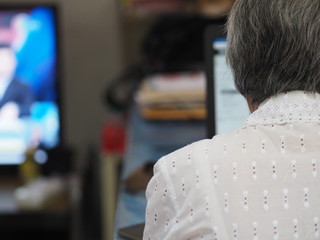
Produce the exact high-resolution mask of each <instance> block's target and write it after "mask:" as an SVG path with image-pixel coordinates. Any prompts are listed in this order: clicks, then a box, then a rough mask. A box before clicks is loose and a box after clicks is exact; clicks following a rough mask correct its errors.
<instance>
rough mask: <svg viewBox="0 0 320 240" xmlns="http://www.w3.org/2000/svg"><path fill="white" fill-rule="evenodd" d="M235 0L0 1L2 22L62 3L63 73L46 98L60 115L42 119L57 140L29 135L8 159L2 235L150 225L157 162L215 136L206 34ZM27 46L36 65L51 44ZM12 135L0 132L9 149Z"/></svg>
mask: <svg viewBox="0 0 320 240" xmlns="http://www.w3.org/2000/svg"><path fill="white" fill-rule="evenodd" d="M232 4H233V0H92V1H84V0H64V1H62V0H41V1H37V0H32V1H31V0H30V1H29V0H23V1H22V0H0V22H6V21H7V20H6V17H4V16H7V15H3V14H2V13H3V12H4V11H9V12H10V11H11V12H12V11H13V12H14V11H21V9H24V10H23V12H28V13H29V12H30V9H32V8H35V7H43V6H44V7H48V8H50V9H51V8H52V9H54V12H53V13H52V14H54V24H55V25H54V26H52V27H53V30H52V31H55V35H54V36H55V37H54V43H52V44H53V45H52V46H54V49H51V50H52V54H54V59H53V60H52V59H51V60H52V61H54V64H53V65H52V66H53V68H54V72H51V73H52V74H51V75H50V72H49V73H47V74H49V75H48V76H49V78H50V79H51V81H52V82H51V85H50V84H49V85H45V86H42V87H43V89H44V90H43V92H44V93H43V96H42V98H40V97H39V99H40V100H39V101H42V102H45V101H49V102H50V101H51V102H50V103H53V106H54V107H53V109H54V110H52V111H53V112H54V114H55V115H54V116H55V118H54V121H56V122H54V124H53V123H52V121H53V120H50V121H49V120H48V121H49V122H50V124H49V125H45V126H44V127H43V126H42V125H41V126H42V128H46V130H45V131H49V130H51V131H49V132H50V133H51V134H52V132H53V134H56V135H54V136H55V137H53V139H54V140H52V141H51V142H50V143H48V144H47V143H46V142H45V140H43V142H42V143H40V144H36V146H33V145H32V146H31V145H30V144H29V143H28V146H27V147H25V148H23V149H24V152H23V157H22V159H21V161H18V162H15V163H14V164H13V162H12V163H10V162H9V163H8V162H7V163H4V162H3V163H2V164H1V159H0V173H1V174H0V211H1V212H0V228H1V231H2V234H1V235H2V236H4V237H1V238H2V239H18V238H19V239H20V238H21V237H22V236H23V237H24V236H28V237H32V238H33V239H66V240H67V239H76V240H78V239H79V240H82V239H101V240H102V239H104V240H106V239H127V238H125V237H123V236H119V235H118V231H119V229H121V228H123V227H126V226H131V225H134V224H139V223H143V221H144V214H145V204H146V200H145V196H144V190H145V187H146V184H147V182H148V181H149V179H150V178H151V176H152V167H153V164H154V163H155V162H156V160H157V159H158V158H160V157H161V156H163V155H165V154H167V153H169V152H171V151H173V150H175V149H177V148H179V147H181V146H184V145H186V144H188V143H190V142H192V141H196V140H199V139H201V138H205V137H206V124H205V120H206V105H205V97H206V96H205V92H206V89H205V88H206V84H205V76H204V66H205V63H204V61H205V58H204V49H205V46H204V44H205V41H204V33H205V29H206V28H207V27H208V26H209V25H211V24H220V25H223V24H224V23H225V20H226V14H227V13H228V11H229V9H230V8H231V6H232ZM1 14H2V15H1ZM9 15H10V14H9ZM23 16H24V15H23ZM31 26H32V27H34V28H36V27H37V26H36V25H34V24H33V25H32V24H31ZM44 29H48V26H47V27H45V28H44ZM0 30H1V31H0V39H1V37H2V38H3V36H7V35H5V34H7V33H6V32H5V30H3V29H0ZM1 34H2V35H1ZM46 34H47V33H46V32H45V31H44V32H41V33H39V35H38V41H39V43H41V42H42V43H43V42H44V41H46V36H47V35H46ZM19 36H20V35H19ZM23 54H24V55H23V57H24V59H25V60H24V61H25V62H30V61H32V60H31V59H33V58H32V57H34V56H37V55H41V54H42V55H41V56H43V55H44V50H43V49H42V48H41V47H40V45H39V44H34V45H33V46H32V47H30V48H29V51H28V52H24V53H23ZM50 56H51V57H52V55H50ZM18 57H21V55H18ZM21 58H22V57H21ZM45 61H46V59H45V60H39V62H40V63H41V64H40V65H41V66H40V67H42V68H41V71H42V70H43V68H44V65H42V63H43V62H45ZM25 62H24V63H25ZM0 64H2V63H0ZM22 65H23V64H22ZM23 67H25V64H24V65H23V66H20V68H23ZM20 68H18V70H19V69H20ZM31 72H32V73H33V74H34V75H36V76H37V77H39V76H40V70H39V71H38V70H36V69H34V71H32V70H31ZM24 76H25V75H24ZM30 81H31V80H30ZM51 88H52V89H53V90H52V91H51V90H50V91H49V89H51ZM47 90H48V91H47ZM48 94H49V95H50V94H51V95H52V96H51V95H50V96H51V98H50V99H52V100H48V99H49V97H48V96H49V95H48ZM46 97H48V99H47V98H46ZM44 99H45V100H44ZM49 105H50V104H49ZM51 105H52V104H51ZM51 105H50V106H51ZM50 109H51V108H50ZM39 111H40V110H39ZM39 111H38V112H36V113H39ZM40 112H41V111H40ZM36 116H38V115H36ZM50 116H51V115H50ZM46 123H47V122H46ZM28 126H29V125H28ZM39 128H40V130H41V127H39ZM39 128H36V129H37V130H38V129H39ZM55 129H56V130H55ZM42 131H43V132H44V130H43V129H42ZM37 133H38V131H35V132H34V134H32V136H33V137H34V135H36V136H37ZM0 137H1V129H0ZM32 139H34V138H32ZM44 139H45V138H44ZM50 139H51V138H50ZM15 144H16V143H14V142H10V144H8V141H7V140H6V139H5V141H0V151H1V149H5V150H8V149H12V148H14V147H16V146H15ZM50 144H51V145H50ZM1 145H2V146H1ZM19 146H20V145H19ZM30 146H31V147H30ZM1 154H2V153H1V152H0V156H1ZM6 157H7V155H6Z"/></svg>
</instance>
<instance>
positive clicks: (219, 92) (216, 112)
mask: <svg viewBox="0 0 320 240" xmlns="http://www.w3.org/2000/svg"><path fill="white" fill-rule="evenodd" d="M226 46H227V38H226V34H225V30H224V25H219V24H215V25H210V26H209V27H208V28H207V29H206V31H205V69H206V80H207V111H208V117H207V133H208V137H209V138H212V137H213V136H214V135H216V134H224V133H230V132H232V131H234V130H236V129H238V128H240V127H241V126H243V124H244V122H245V120H246V119H247V117H248V116H249V114H250V111H249V108H248V106H247V102H246V100H245V98H244V97H243V96H242V95H241V94H240V93H239V92H238V91H237V89H236V87H235V85H234V80H233V76H232V72H231V69H230V68H229V67H228V65H227V63H226Z"/></svg>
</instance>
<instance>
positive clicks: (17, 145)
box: [0, 6, 60, 165]
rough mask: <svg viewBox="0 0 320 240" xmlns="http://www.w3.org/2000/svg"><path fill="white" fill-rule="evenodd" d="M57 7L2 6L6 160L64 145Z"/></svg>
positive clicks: (0, 123)
mask: <svg viewBox="0 0 320 240" xmlns="http://www.w3.org/2000/svg"><path fill="white" fill-rule="evenodd" d="M56 30H57V22H56V8H55V7H54V6H21V7H20V6H11V7H8V6H4V7H1V6H0V164H1V165H4V164H7V165H15V164H20V163H21V162H23V161H24V159H25V152H26V151H27V150H28V149H29V148H35V149H51V148H54V147H56V146H57V145H58V144H59V143H60V109H59V101H58V99H59V91H58V70H59V69H58V64H57V58H58V56H57V55H58V51H57V31H56Z"/></svg>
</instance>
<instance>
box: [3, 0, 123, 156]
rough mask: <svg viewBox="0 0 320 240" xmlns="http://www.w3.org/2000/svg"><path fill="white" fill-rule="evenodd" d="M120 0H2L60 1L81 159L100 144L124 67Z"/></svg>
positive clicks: (68, 119) (67, 110) (69, 110)
mask: <svg viewBox="0 0 320 240" xmlns="http://www.w3.org/2000/svg"><path fill="white" fill-rule="evenodd" d="M119 1H120V0H90V1H86V0H51V1H49V0H42V1H39V0H38V1H35V0H0V3H13V2H14V3H15V2H17V3H28V2H30V3H37V2H38V3H46V2H48V3H57V4H58V5H59V10H60V19H59V21H60V27H61V29H60V34H61V42H60V43H61V53H62V61H63V70H64V71H63V75H62V76H63V79H62V80H63V82H62V90H63V112H64V122H63V124H64V127H65V139H66V141H67V143H68V144H70V145H71V146H73V147H74V149H75V150H76V153H78V154H77V155H78V159H81V157H79V156H82V155H83V153H84V151H85V150H86V148H87V146H88V145H89V144H94V145H96V146H98V144H99V141H100V128H101V125H102V124H103V122H104V121H105V118H106V114H107V111H106V108H105V106H104V105H103V101H102V94H103V92H104V90H105V89H106V87H107V85H108V81H110V80H111V79H112V78H113V77H114V76H116V75H117V74H118V73H119V72H120V71H121V69H122V65H123V63H122V54H121V49H122V48H121V37H120V25H119V21H118V20H119V19H118V18H119V14H118V2H119Z"/></svg>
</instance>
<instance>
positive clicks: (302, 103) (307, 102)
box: [244, 91, 320, 127]
mask: <svg viewBox="0 0 320 240" xmlns="http://www.w3.org/2000/svg"><path fill="white" fill-rule="evenodd" d="M293 122H320V94H318V93H307V92H303V91H292V92H287V93H281V94H278V95H276V96H274V97H271V98H269V99H267V100H265V101H264V102H263V103H261V104H260V106H259V107H258V109H257V110H256V111H254V112H253V113H252V114H251V115H250V116H249V117H248V119H247V120H246V122H245V124H244V127H246V126H250V125H257V124H285V123H293Z"/></svg>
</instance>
